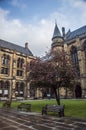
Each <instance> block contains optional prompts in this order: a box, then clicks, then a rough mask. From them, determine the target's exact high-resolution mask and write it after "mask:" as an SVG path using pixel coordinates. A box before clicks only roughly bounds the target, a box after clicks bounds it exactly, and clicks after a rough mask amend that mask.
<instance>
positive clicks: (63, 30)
mask: <svg viewBox="0 0 86 130" xmlns="http://www.w3.org/2000/svg"><path fill="white" fill-rule="evenodd" d="M62 35H63V37H65V28H64V27H62Z"/></svg>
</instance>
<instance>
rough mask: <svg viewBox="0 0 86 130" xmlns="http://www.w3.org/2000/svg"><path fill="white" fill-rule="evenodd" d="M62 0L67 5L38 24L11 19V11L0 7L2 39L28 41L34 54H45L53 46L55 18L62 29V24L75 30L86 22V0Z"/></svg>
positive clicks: (22, 43) (19, 42) (20, 43)
mask: <svg viewBox="0 0 86 130" xmlns="http://www.w3.org/2000/svg"><path fill="white" fill-rule="evenodd" d="M62 2H63V5H65V6H63V7H61V9H59V10H58V12H57V11H56V12H52V14H50V15H49V17H48V18H47V19H45V18H43V19H40V20H39V22H38V24H24V23H22V21H21V20H19V19H11V20H9V19H8V15H9V13H10V12H9V11H8V10H3V9H1V8H0V39H3V40H7V41H9V42H13V43H15V44H19V45H21V46H24V43H25V42H28V43H29V48H30V50H31V51H32V53H33V54H34V55H38V56H42V55H44V54H45V51H46V50H48V49H47V47H48V48H49V49H50V47H51V38H52V35H53V29H54V23H55V19H57V24H58V27H59V28H60V31H61V27H62V26H64V27H66V31H67V30H68V29H69V28H70V29H72V30H74V29H77V28H78V27H81V26H83V25H85V24H86V21H85V19H86V13H85V12H86V4H85V2H84V1H81V0H76V1H75V0H71V1H69V0H62ZM16 3H17V1H16ZM68 9H69V10H68ZM74 11H75V13H74ZM77 12H79V14H78V13H77ZM34 17H35V16H34ZM36 21H37V18H36Z"/></svg>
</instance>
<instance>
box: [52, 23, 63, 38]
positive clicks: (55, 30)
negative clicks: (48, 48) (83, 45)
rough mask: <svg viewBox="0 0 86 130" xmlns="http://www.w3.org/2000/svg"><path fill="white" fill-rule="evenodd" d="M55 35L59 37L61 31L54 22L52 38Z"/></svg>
mask: <svg viewBox="0 0 86 130" xmlns="http://www.w3.org/2000/svg"><path fill="white" fill-rule="evenodd" d="M56 37H61V33H60V31H59V28H58V26H57V24H55V28H54V33H53V37H52V39H54V38H56Z"/></svg>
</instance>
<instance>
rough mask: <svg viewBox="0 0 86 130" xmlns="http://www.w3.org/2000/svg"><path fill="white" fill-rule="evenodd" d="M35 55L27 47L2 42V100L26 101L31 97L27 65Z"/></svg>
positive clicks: (0, 42)
mask: <svg viewBox="0 0 86 130" xmlns="http://www.w3.org/2000/svg"><path fill="white" fill-rule="evenodd" d="M33 59H34V57H33V54H32V53H31V51H30V50H29V49H28V43H25V47H21V46H18V45H15V44H13V43H10V42H7V41H4V40H0V99H1V100H5V99H25V98H28V97H30V86H29V83H27V63H30V61H31V60H33Z"/></svg>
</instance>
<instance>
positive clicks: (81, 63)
mask: <svg viewBox="0 0 86 130" xmlns="http://www.w3.org/2000/svg"><path fill="white" fill-rule="evenodd" d="M51 47H52V49H56V48H64V49H65V51H67V52H68V54H69V55H70V56H71V60H72V63H73V65H74V66H75V67H76V68H77V70H78V72H79V75H80V78H79V79H78V80H77V84H78V83H79V85H78V86H77V84H76V86H75V90H76V89H77V90H79V89H81V91H82V97H86V26H83V27H81V28H79V29H77V30H75V31H72V32H71V31H70V30H69V31H68V32H67V33H65V28H64V27H63V28H62V34H61V33H60V30H59V28H58V26H57V24H56V25H55V29H54V33H53V37H52V45H51Z"/></svg>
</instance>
